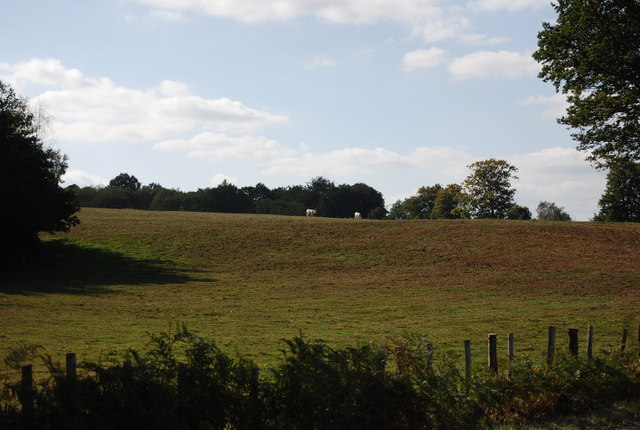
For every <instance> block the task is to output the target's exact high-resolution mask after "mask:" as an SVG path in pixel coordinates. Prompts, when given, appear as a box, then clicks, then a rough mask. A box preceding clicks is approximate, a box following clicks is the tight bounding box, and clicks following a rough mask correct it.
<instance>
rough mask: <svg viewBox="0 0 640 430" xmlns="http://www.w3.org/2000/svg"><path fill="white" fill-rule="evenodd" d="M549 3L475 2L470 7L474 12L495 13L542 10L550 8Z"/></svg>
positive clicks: (533, 0) (531, 0) (536, 0)
mask: <svg viewBox="0 0 640 430" xmlns="http://www.w3.org/2000/svg"><path fill="white" fill-rule="evenodd" d="M549 3H550V2H549V0H473V1H471V2H470V3H469V5H470V7H471V8H472V9H474V10H480V11H487V12H495V11H498V10H503V9H506V10H509V11H516V10H522V9H540V8H542V7H546V6H549Z"/></svg>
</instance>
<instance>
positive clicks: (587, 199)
mask: <svg viewBox="0 0 640 430" xmlns="http://www.w3.org/2000/svg"><path fill="white" fill-rule="evenodd" d="M585 156H586V155H585V153H583V152H578V151H577V150H575V149H573V148H565V147H556V148H548V149H544V150H541V151H539V152H535V153H529V154H521V155H513V156H510V157H508V158H507V159H508V161H509V162H510V163H511V164H513V165H514V166H516V167H518V177H519V178H520V180H519V181H518V183H517V184H515V186H516V188H517V190H518V191H517V196H516V198H517V199H518V200H519V202H520V203H521V204H525V205H526V206H527V207H529V209H531V211H532V212H534V215H535V209H536V207H537V206H538V203H540V202H541V201H551V202H554V203H556V204H557V205H558V206H560V207H564V208H565V210H566V211H567V213H569V215H571V217H572V218H574V219H576V220H581V221H586V220H589V219H590V218H591V217H592V216H593V214H594V213H595V212H597V198H595V199H594V190H598V191H600V190H602V191H604V188H605V183H606V174H605V173H604V172H601V171H598V170H596V169H595V168H594V167H593V166H591V165H590V164H589V163H588V162H587V161H585Z"/></svg>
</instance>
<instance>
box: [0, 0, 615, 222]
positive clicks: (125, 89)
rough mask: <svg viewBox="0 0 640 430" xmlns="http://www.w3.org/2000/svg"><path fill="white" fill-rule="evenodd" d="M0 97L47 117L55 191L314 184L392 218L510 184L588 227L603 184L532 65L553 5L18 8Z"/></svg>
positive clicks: (521, 1)
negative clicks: (497, 172) (428, 190)
mask: <svg viewBox="0 0 640 430" xmlns="http://www.w3.org/2000/svg"><path fill="white" fill-rule="evenodd" d="M6 3H7V4H4V5H3V19H2V25H1V26H0V39H1V40H3V41H4V43H3V48H2V50H0V80H2V81H3V82H5V83H9V84H10V85H12V87H13V88H14V89H15V90H16V91H17V92H18V93H19V94H21V95H23V96H25V97H27V98H28V99H29V100H30V103H32V105H33V106H34V107H37V109H39V110H40V111H42V112H45V113H46V115H47V116H48V117H49V124H50V127H49V132H48V135H47V142H48V144H49V145H51V146H53V147H54V148H56V149H59V150H60V151H61V152H62V153H64V154H66V155H67V156H68V163H69V168H68V171H67V173H66V175H65V176H64V180H65V185H69V184H77V185H80V186H87V185H92V186H99V185H106V184H108V182H109V180H110V179H112V178H114V177H115V176H117V175H118V174H119V173H128V174H131V175H134V176H136V178H138V180H139V181H140V182H141V183H142V184H149V183H152V182H153V183H158V184H161V185H162V186H164V187H167V188H176V189H180V190H182V191H194V190H197V189H199V188H206V187H212V186H216V185H218V184H220V183H221V182H222V181H223V180H227V181H228V182H230V183H232V184H234V185H236V186H238V187H242V186H250V185H255V184H257V183H259V182H262V183H264V184H265V185H266V186H267V187H269V188H275V187H280V186H288V185H303V184H306V183H308V182H310V181H311V179H312V178H314V177H317V176H322V177H325V178H327V179H329V180H331V181H333V182H334V183H335V184H336V185H338V184H354V183H357V182H364V183H366V184H367V185H370V186H372V187H374V188H375V189H377V190H378V191H380V192H381V193H382V194H383V196H384V198H385V202H386V204H387V206H388V207H390V206H391V205H392V204H393V203H394V202H395V201H397V200H398V199H404V198H407V197H409V196H411V195H414V194H415V193H416V191H417V190H418V188H419V187H421V186H431V185H435V184H437V183H439V184H441V185H443V186H445V185H447V184H451V183H461V182H462V181H464V179H465V177H466V176H467V175H469V173H470V170H469V168H468V165H469V164H471V163H473V162H475V161H479V160H485V159H489V158H496V159H503V160H506V161H508V162H509V163H511V164H512V165H514V166H515V167H516V168H517V169H518V172H517V177H518V179H517V180H514V181H513V182H512V185H513V186H514V188H515V189H516V190H517V191H516V194H515V200H516V202H517V203H518V204H520V205H524V206H527V207H529V209H530V210H531V211H532V213H533V214H534V216H535V209H536V207H537V205H538V203H540V202H541V201H549V202H554V203H556V205H557V206H559V207H563V208H564V209H565V211H566V212H568V213H569V215H571V217H572V218H573V219H575V220H580V221H586V220H589V219H591V217H592V216H593V215H594V214H595V213H597V212H598V207H597V202H598V200H599V198H600V196H601V195H602V193H603V191H604V188H605V183H606V174H605V172H602V171H598V170H596V169H595V168H594V167H593V166H592V165H591V164H590V163H589V162H587V161H585V156H586V154H585V153H582V152H578V151H576V150H575V147H576V143H575V142H574V141H573V140H572V138H571V136H570V134H571V131H570V130H567V129H566V127H564V126H562V125H559V124H558V123H557V121H556V118H557V117H559V116H561V115H562V114H563V112H564V109H565V108H566V104H565V100H564V97H563V96H562V95H558V94H556V93H555V89H554V87H553V85H551V84H550V83H545V82H543V81H542V80H540V79H539V78H538V77H537V74H538V72H539V70H540V65H539V64H538V63H536V62H535V60H533V59H532V58H531V54H532V53H533V52H534V51H535V50H536V48H537V33H538V32H539V31H540V30H541V29H542V22H544V21H548V22H553V20H554V19H555V11H554V10H553V8H552V6H551V4H550V2H549V1H548V0H233V1H229V0H91V1H86V0H56V1H50V0H20V1H11V2H6Z"/></svg>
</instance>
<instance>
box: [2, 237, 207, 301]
mask: <svg viewBox="0 0 640 430" xmlns="http://www.w3.org/2000/svg"><path fill="white" fill-rule="evenodd" d="M42 246H43V261H42V262H41V263H40V264H39V265H38V266H37V267H33V268H29V269H27V270H19V271H9V272H0V292H4V293H8V294H37V293H64V294H103V293H109V292H112V291H113V290H112V288H110V287H113V286H115V285H148V284H155V285H164V284H184V283H188V282H213V281H214V280H212V279H203V278H200V277H198V278H195V277H194V276H193V274H194V273H197V271H194V270H192V269H190V270H189V271H188V272H187V271H186V270H181V269H178V268H175V267H172V266H171V263H170V262H168V261H165V260H160V259H136V258H132V257H128V256H125V255H122V254H119V253H117V252H113V251H109V250H105V249H99V248H90V247H83V246H78V245H75V244H73V243H70V242H68V241H66V240H50V241H46V242H43V244H42Z"/></svg>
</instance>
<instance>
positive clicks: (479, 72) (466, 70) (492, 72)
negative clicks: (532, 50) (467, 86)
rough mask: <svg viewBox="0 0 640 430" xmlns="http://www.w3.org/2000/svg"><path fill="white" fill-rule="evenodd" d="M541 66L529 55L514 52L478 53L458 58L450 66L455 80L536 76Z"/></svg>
mask: <svg viewBox="0 0 640 430" xmlns="http://www.w3.org/2000/svg"><path fill="white" fill-rule="evenodd" d="M539 68H540V66H539V64H538V63H537V62H536V61H535V60H534V59H533V58H532V57H531V55H530V54H529V53H520V52H512V51H477V52H474V53H471V54H468V55H465V56H464V57H460V58H456V59H455V60H453V61H452V62H451V64H450V65H449V72H450V73H451V75H452V76H453V77H454V79H457V80H462V79H469V78H475V77H487V76H491V77H507V78H516V77H519V76H535V75H536V73H537V72H538V70H539Z"/></svg>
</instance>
